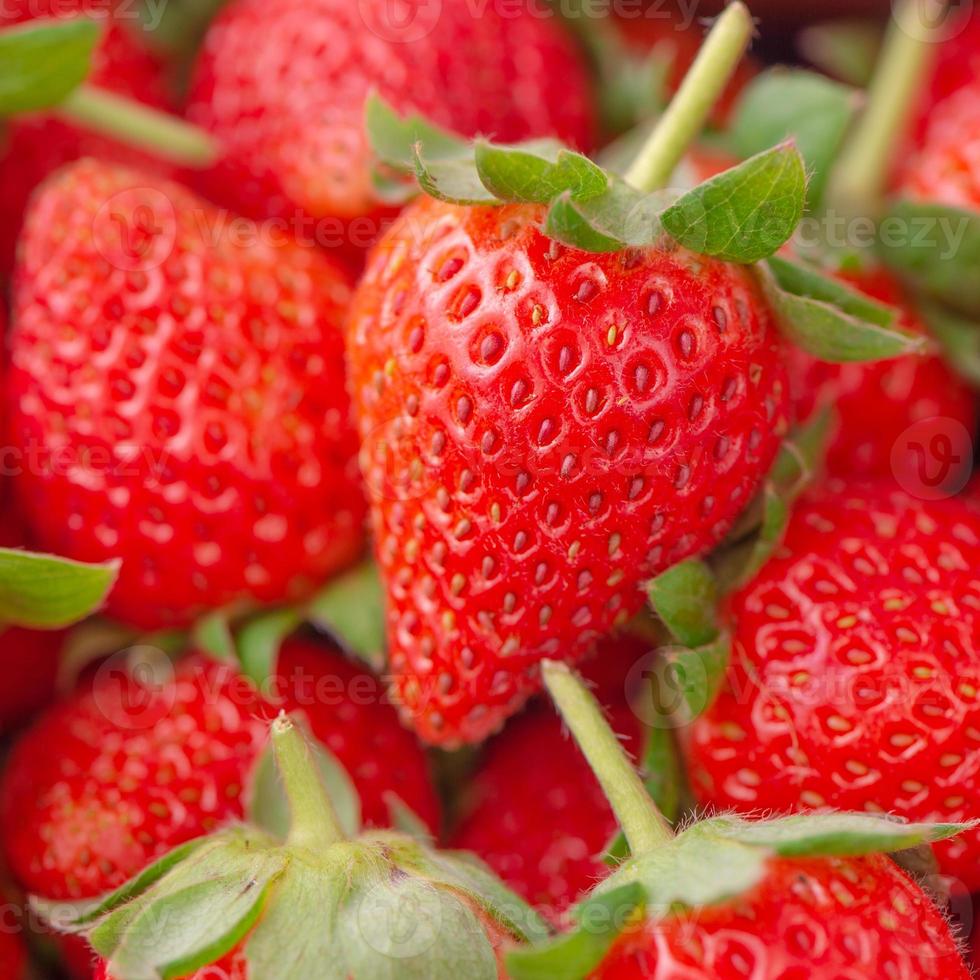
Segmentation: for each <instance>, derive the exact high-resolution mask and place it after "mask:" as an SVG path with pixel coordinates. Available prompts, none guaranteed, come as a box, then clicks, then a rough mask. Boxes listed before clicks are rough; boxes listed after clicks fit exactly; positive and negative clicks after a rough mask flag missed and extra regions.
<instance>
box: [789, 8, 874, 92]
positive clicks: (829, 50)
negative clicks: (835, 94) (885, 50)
mask: <svg viewBox="0 0 980 980" xmlns="http://www.w3.org/2000/svg"><path fill="white" fill-rule="evenodd" d="M797 46H798V47H799V49H800V51H801V52H802V53H803V55H804V56H805V57H806V59H807V61H809V62H811V63H812V64H814V65H816V66H817V68H819V69H821V71H824V72H826V73H827V74H828V75H830V76H832V77H833V78H839V79H840V80H841V81H842V82H846V83H847V84H848V85H855V86H857V87H858V88H866V87H867V86H868V85H869V84H870V83H871V79H872V77H873V76H874V69H875V65H876V64H877V63H878V54H879V52H880V50H881V24H880V23H878V22H877V21H874V20H852V19H849V18H848V19H838V20H832V21H828V22H827V23H825V24H814V25H812V26H811V27H807V28H804V29H803V30H802V31H801V32H800V35H799V39H798V41H797ZM814 77H816V78H819V77H820V76H819V75H817V76H814Z"/></svg>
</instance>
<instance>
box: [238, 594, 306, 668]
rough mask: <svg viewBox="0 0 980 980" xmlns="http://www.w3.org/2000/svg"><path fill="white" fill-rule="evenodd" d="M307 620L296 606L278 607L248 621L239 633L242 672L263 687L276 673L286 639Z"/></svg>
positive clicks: (239, 655)
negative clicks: (294, 607) (280, 651)
mask: <svg viewBox="0 0 980 980" xmlns="http://www.w3.org/2000/svg"><path fill="white" fill-rule="evenodd" d="M302 621H303V617H302V616H301V615H300V613H299V612H298V611H297V610H295V609H289V608H287V609H276V610H274V611H273V612H270V613H264V614H263V615H261V616H258V617H256V618H255V619H252V620H250V621H249V622H247V623H246V624H245V625H244V626H243V627H242V628H241V630H239V633H238V659H239V660H240V662H241V665H242V672H243V673H244V674H245V676H246V677H249V678H251V679H252V680H253V681H254V682H255V683H256V684H257V685H258V686H259V687H260V688H261V687H263V686H264V685H265V684H266V683H267V682H268V680H269V678H270V677H274V676H275V674H276V662H277V661H278V659H279V650H280V649H281V648H282V642H283V640H285V639H286V637H287V636H289V634H290V633H292V632H293V631H294V630H295V629H296V628H297V627H298V626H299V625H300V624H301V623H302Z"/></svg>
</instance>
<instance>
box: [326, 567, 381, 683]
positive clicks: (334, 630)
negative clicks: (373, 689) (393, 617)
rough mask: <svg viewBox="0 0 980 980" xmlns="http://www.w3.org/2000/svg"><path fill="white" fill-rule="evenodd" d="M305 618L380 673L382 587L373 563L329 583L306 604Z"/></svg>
mask: <svg viewBox="0 0 980 980" xmlns="http://www.w3.org/2000/svg"><path fill="white" fill-rule="evenodd" d="M307 617H308V618H309V620H310V622H312V623H313V624H315V625H316V626H318V627H319V628H320V629H324V630H327V631H328V632H329V633H330V634H331V636H333V638H334V639H335V640H336V641H337V642H338V643H339V644H340V645H341V646H342V647H343V648H344V649H345V650H347V651H348V652H350V653H352V654H354V655H355V656H357V657H358V658H359V659H360V660H363V661H364V662H365V663H366V664H368V666H369V667H371V668H373V669H374V670H375V671H381V670H383V669H384V666H385V600H384V587H383V585H382V584H381V577H380V576H379V575H378V569H377V566H376V565H375V564H374V563H373V562H365V563H364V564H362V565H359V566H358V567H357V568H355V569H353V570H352V571H349V572H346V573H345V574H343V575H340V576H338V577H337V578H335V579H333V580H332V581H331V582H330V583H329V584H328V585H327V587H326V588H325V589H323V590H322V591H321V592H320V593H319V595H317V596H316V597H315V598H314V599H313V600H312V601H311V602H310V604H309V607H308V608H307Z"/></svg>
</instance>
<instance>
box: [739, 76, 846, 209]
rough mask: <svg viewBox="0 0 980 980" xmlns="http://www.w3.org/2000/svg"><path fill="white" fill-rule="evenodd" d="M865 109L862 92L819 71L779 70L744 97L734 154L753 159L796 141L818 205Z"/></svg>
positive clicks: (760, 79) (759, 80)
mask: <svg viewBox="0 0 980 980" xmlns="http://www.w3.org/2000/svg"><path fill="white" fill-rule="evenodd" d="M859 105H860V95H859V93H857V92H856V91H854V90H853V89H850V88H848V87H846V86H844V85H840V84H838V83H837V82H832V81H830V80H829V79H827V78H823V77H822V76H820V75H817V74H814V73H813V72H808V71H799V70H795V69H785V68H774V69H772V70H770V71H767V72H764V73H763V74H761V75H759V76H758V77H757V78H755V79H753V81H752V82H750V83H749V85H748V86H747V87H746V89H745V91H744V92H743V93H742V97H741V99H740V100H739V103H738V106H737V107H736V111H735V119H734V122H733V123H732V127H731V133H730V140H731V144H732V150H733V152H734V153H735V154H736V155H737V156H738V157H748V156H752V155H753V154H755V153H760V152H762V151H764V150H766V149H768V148H769V147H771V146H774V145H775V144H777V143H781V142H782V141H783V140H786V139H793V140H794V141H795V142H796V145H797V146H798V147H799V151H800V153H802V155H803V159H804V160H805V161H806V168H807V171H808V172H809V174H810V185H809V200H810V204H811V206H812V205H814V204H815V203H816V202H817V201H819V199H820V197H821V196H822V194H823V190H824V187H825V185H826V181H827V177H828V176H829V174H830V169H831V166H832V164H833V162H834V160H835V159H836V158H837V153H838V151H839V150H840V148H841V145H842V144H843V141H844V135H845V134H846V132H847V130H848V127H849V126H850V124H851V121H852V119H853V118H854V114H855V112H856V110H857V108H858V106H859Z"/></svg>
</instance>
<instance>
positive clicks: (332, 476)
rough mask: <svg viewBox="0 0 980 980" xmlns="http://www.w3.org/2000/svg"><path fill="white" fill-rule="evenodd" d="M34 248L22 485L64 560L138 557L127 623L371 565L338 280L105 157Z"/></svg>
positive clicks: (46, 541)
mask: <svg viewBox="0 0 980 980" xmlns="http://www.w3.org/2000/svg"><path fill="white" fill-rule="evenodd" d="M21 246H22V260H21V263H20V265H19V267H18V272H17V280H16V289H15V297H14V322H13V325H12V333H11V355H10V359H11V366H10V370H9V373H8V378H7V389H8V390H7V406H8V409H9V415H10V428H11V430H12V434H13V442H14V446H15V447H16V448H17V450H18V451H19V452H20V453H21V454H22V455H21V458H22V459H23V460H25V461H26V464H25V465H24V466H23V467H22V470H21V473H20V474H19V475H18V476H17V478H16V480H15V481H14V482H15V489H16V491H17V494H18V497H19V499H20V501H21V503H22V505H23V509H24V512H25V514H26V516H27V519H28V521H29V522H30V524H31V527H32V529H33V531H34V533H35V535H36V537H37V538H38V541H39V543H40V545H41V546H42V547H44V548H45V549H46V550H50V551H53V552H55V553H58V554H62V555H65V556H67V557H75V558H88V559H94V560H101V559H104V558H115V557H118V558H121V559H123V571H122V574H121V576H120V580H119V583H118V586H117V588H116V589H115V591H114V592H113V594H112V597H111V601H110V604H109V611H110V612H111V613H112V614H113V615H114V616H116V617H118V618H119V619H122V620H124V621H126V622H127V623H131V624H134V625H136V626H139V627H144V628H155V627H159V626H165V625H179V624H182V623H186V622H188V621H190V620H191V619H193V618H194V617H195V616H197V615H199V614H201V613H203V612H205V611H207V610H210V609H214V608H217V607H220V606H223V605H225V604H227V603H231V602H234V601H257V602H261V603H265V602H275V601H281V600H283V599H286V598H288V597H298V596H302V595H303V594H305V593H308V592H310V591H311V590H312V589H313V588H314V587H315V586H316V584H317V583H318V582H320V581H321V580H322V579H323V578H324V577H326V576H328V575H330V574H331V573H332V572H334V571H336V570H338V569H340V568H342V567H344V566H345V565H347V564H349V563H350V562H351V561H353V560H354V559H355V558H356V557H357V556H358V554H359V553H360V551H361V548H362V521H363V510H364V503H363V499H362V496H361V491H360V489H359V487H358V485H357V481H356V462H355V456H356V452H355V450H356V436H355V432H354V427H353V424H352V423H351V422H350V421H349V403H348V400H347V396H346V393H345V390H344V371H343V337H342V334H341V331H340V329H339V325H340V323H341V320H342V318H343V316H344V312H345V309H346V306H347V302H348V297H349V285H348V282H347V280H346V277H345V275H344V274H343V273H342V272H341V271H340V269H339V268H338V267H337V266H335V265H334V264H333V263H332V262H331V261H330V260H329V259H328V258H327V257H326V256H324V255H322V254H321V253H320V252H319V251H317V250H315V249H310V248H303V247H302V246H301V245H299V244H298V243H294V242H292V241H289V240H282V239H280V240H277V243H276V244H273V243H267V242H263V241H256V242H254V243H253V242H251V241H249V240H247V239H244V238H242V237H241V235H240V231H239V230H238V229H236V228H235V227H234V226H229V225H228V224H227V223H225V222H224V218H223V217H222V215H221V214H220V213H219V212H218V211H217V210H216V209H213V208H211V207H210V206H208V205H205V204H204V203H203V202H202V201H201V200H200V199H198V198H197V197H196V196H195V195H193V194H192V193H190V192H189V191H187V190H186V189H184V188H182V187H181V186H179V185H177V184H175V183H171V182H167V181H160V180H156V179H154V178H152V177H149V176H148V175H145V174H140V173H138V172H136V171H130V170H125V169H121V168H115V167H109V166H107V165H105V164H102V163H98V162H95V161H83V162H80V163H78V164H76V165H74V166H72V167H70V168H68V169H67V170H65V171H63V172H62V173H61V174H60V175H59V176H57V177H56V178H54V179H53V180H52V181H51V182H50V183H48V184H47V185H45V187H44V189H43V190H42V191H41V193H40V194H39V195H38V197H37V198H36V200H35V202H34V205H33V207H32V209H31V212H30V215H29V217H28V221H27V228H26V231H25V234H24V237H23V239H22V242H21Z"/></svg>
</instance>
